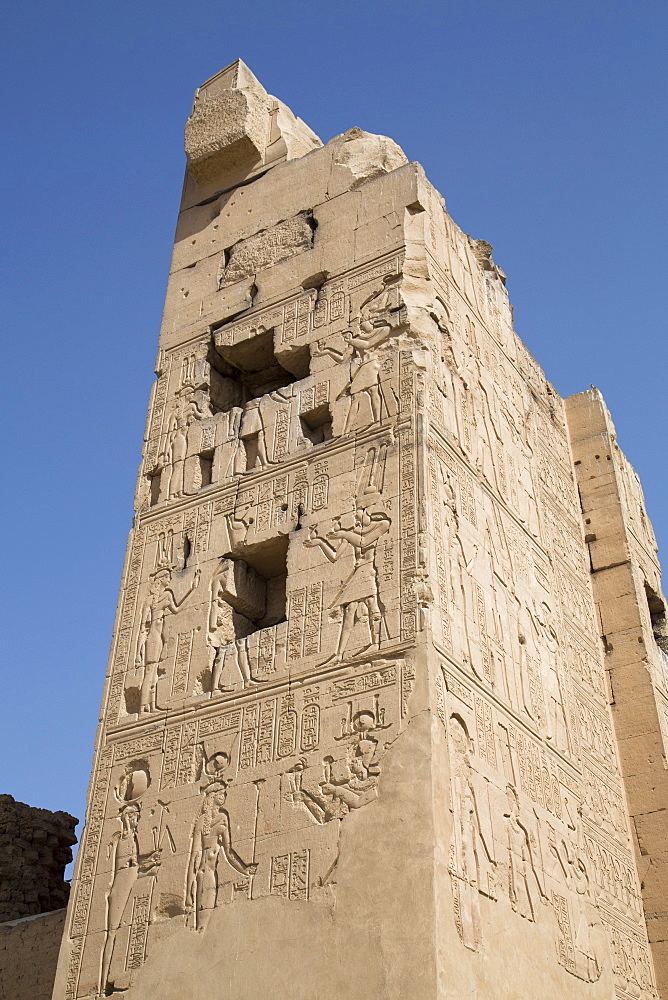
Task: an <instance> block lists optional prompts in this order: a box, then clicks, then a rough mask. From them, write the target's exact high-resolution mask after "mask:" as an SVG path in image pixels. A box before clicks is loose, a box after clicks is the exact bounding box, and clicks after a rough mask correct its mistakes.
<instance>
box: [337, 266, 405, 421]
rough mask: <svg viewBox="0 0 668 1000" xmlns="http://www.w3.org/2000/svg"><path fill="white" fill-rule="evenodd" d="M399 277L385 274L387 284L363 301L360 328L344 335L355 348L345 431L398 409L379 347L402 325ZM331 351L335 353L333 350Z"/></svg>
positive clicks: (348, 392)
mask: <svg viewBox="0 0 668 1000" xmlns="http://www.w3.org/2000/svg"><path fill="white" fill-rule="evenodd" d="M399 277H400V276H399V275H396V274H388V275H386V276H385V278H384V279H383V287H382V288H380V289H378V290H376V291H375V292H373V293H372V294H371V295H370V296H369V297H368V298H367V299H365V301H364V302H363V303H362V305H361V307H360V316H359V320H358V322H357V330H356V331H355V332H353V331H347V332H346V333H345V334H344V335H343V336H344V340H345V341H346V344H347V345H348V346H349V348H350V349H351V351H352V364H351V379H350V384H349V385H348V386H346V388H345V389H344V391H343V392H344V394H345V395H349V396H350V407H349V409H348V413H347V415H346V420H345V424H344V427H343V433H344V434H347V433H348V432H349V431H352V430H363V429H364V428H365V427H369V426H371V424H373V423H377V422H378V421H379V420H382V419H383V418H384V417H388V416H394V415H395V414H396V413H397V400H396V397H395V396H394V393H393V391H392V388H391V386H390V384H389V383H384V382H382V380H381V377H380V375H381V366H382V363H383V356H382V355H381V354H378V353H377V351H376V348H378V347H380V345H382V344H384V343H385V342H386V341H387V340H388V339H389V337H390V336H391V334H392V333H393V332H394V330H395V329H396V328H397V327H398V326H399V325H400V321H401V319H400V317H401V299H400V293H399V288H398V281H399ZM328 353H331V356H332V357H334V354H333V353H332V352H328ZM337 353H340V352H337Z"/></svg>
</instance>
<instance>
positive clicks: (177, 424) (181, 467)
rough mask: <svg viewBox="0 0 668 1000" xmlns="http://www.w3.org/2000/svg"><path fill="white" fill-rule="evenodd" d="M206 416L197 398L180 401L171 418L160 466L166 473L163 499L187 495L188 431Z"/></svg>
mask: <svg viewBox="0 0 668 1000" xmlns="http://www.w3.org/2000/svg"><path fill="white" fill-rule="evenodd" d="M203 416H205V414H204V411H203V410H202V408H201V407H200V405H199V403H198V402H197V399H196V398H195V396H191V398H190V399H189V400H187V402H184V401H183V400H179V403H178V406H177V409H176V412H175V413H173V414H172V416H171V417H170V420H169V423H168V425H167V433H166V435H165V443H164V447H163V450H162V455H161V459H160V464H161V465H162V467H163V469H164V470H165V472H166V475H165V481H164V486H163V497H164V499H166V500H171V499H172V498H173V497H182V496H184V495H185V493H186V480H185V470H186V457H187V455H188V429H189V427H190V424H191V423H192V422H193V420H201V419H202V417H203Z"/></svg>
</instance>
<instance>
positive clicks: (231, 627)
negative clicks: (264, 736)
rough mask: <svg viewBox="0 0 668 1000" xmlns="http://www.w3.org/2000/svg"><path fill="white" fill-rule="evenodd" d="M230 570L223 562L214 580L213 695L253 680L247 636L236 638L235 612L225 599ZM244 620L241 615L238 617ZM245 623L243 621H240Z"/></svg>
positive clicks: (211, 613)
mask: <svg viewBox="0 0 668 1000" xmlns="http://www.w3.org/2000/svg"><path fill="white" fill-rule="evenodd" d="M228 572H229V567H228V565H227V560H225V559H223V560H222V561H221V563H220V566H219V567H218V569H217V570H216V572H215V573H214V574H213V577H212V578H211V586H210V601H209V630H208V636H207V641H208V645H209V649H210V650H211V653H212V656H213V659H212V661H211V694H214V693H215V692H216V691H234V690H236V688H237V686H238V682H239V679H241V684H242V687H246V685H247V684H250V683H251V682H252V681H253V678H252V677H251V670H250V660H249V656H248V642H247V640H246V638H245V637H243V636H242V637H241V638H237V633H236V628H235V621H234V610H233V608H232V607H231V605H230V604H229V603H228V601H227V600H226V598H225V592H226V591H225V586H226V584H225V581H226V577H227V574H228ZM237 617H239V618H240V617H241V616H237ZM241 620H242V621H243V619H241Z"/></svg>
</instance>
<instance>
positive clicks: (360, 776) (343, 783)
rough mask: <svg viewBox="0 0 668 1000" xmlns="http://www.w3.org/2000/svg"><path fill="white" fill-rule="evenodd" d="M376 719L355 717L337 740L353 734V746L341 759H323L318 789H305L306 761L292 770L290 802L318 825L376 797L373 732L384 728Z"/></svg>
mask: <svg viewBox="0 0 668 1000" xmlns="http://www.w3.org/2000/svg"><path fill="white" fill-rule="evenodd" d="M377 716H378V712H377V711H376V712H370V711H361V712H357V713H356V714H355V715H354V717H353V719H352V733H350V734H349V733H347V732H346V733H344V735H343V736H341V737H338V739H349V738H350V736H351V735H352V736H354V737H355V740H354V743H353V744H352V745H351V746H350V747H349V748H348V751H347V753H346V756H345V758H343V759H340V760H335V759H334V758H333V757H331V756H327V757H325V759H324V761H323V765H324V772H325V773H324V781H321V782H319V783H318V787H317V788H308V787H307V788H304V785H303V776H304V772H305V770H306V760H305V758H301V759H300V761H299V762H298V763H297V764H296V765H295V766H294V768H292V771H291V772H290V774H291V776H292V788H291V790H290V792H289V797H290V799H291V801H292V802H293V803H302V804H303V805H304V806H305V807H306V809H307V810H308V811H309V813H310V814H311V816H312V817H313V818H314V819H315V820H316V821H317V822H318V823H329V822H330V820H333V819H342V818H343V817H344V816H345V815H347V813H349V812H350V810H351V809H360V808H361V807H362V806H365V805H368V804H369V803H370V802H373V800H374V799H375V798H376V797H377V795H378V788H377V786H378V779H379V777H380V763H379V743H378V740H377V739H376V738H375V737H374V736H373V732H374V731H375V730H377V729H386V728H387V726H384V725H382V724H381V723H380V720H379V719H378V717H377ZM344 722H345V720H344ZM345 728H347V727H345Z"/></svg>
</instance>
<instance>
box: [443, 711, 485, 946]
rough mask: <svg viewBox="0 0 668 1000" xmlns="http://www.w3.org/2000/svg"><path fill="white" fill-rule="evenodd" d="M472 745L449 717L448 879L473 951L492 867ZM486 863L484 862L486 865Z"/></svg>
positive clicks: (459, 921) (458, 721) (459, 920)
mask: <svg viewBox="0 0 668 1000" xmlns="http://www.w3.org/2000/svg"><path fill="white" fill-rule="evenodd" d="M471 749H472V742H471V737H470V736H469V732H468V729H467V728H466V724H465V723H464V721H463V719H460V718H459V716H457V715H452V716H451V717H450V760H451V767H452V795H451V806H450V807H451V809H452V813H453V826H452V841H451V845H450V851H451V857H450V875H451V877H452V882H453V890H454V893H455V897H456V899H457V898H458V901H459V905H458V907H457V929H458V931H459V935H460V937H461V939H462V943H463V944H464V945H465V946H466V947H467V948H470V949H471V950H472V951H475V950H476V949H477V948H478V947H479V945H480V943H481V940H482V928H481V920H480V901H479V898H478V896H479V893H481V892H485V888H486V887H485V886H484V884H483V875H484V866H485V865H486V866H487V867H489V866H492V867H495V864H496V863H495V861H494V858H493V855H492V845H491V843H489V842H488V839H487V836H486V835H485V832H484V830H483V825H482V822H481V816H480V809H479V806H478V799H477V795H476V790H475V786H474V782H473V768H472V767H471V756H470V755H471ZM485 859H486V861H485Z"/></svg>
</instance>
